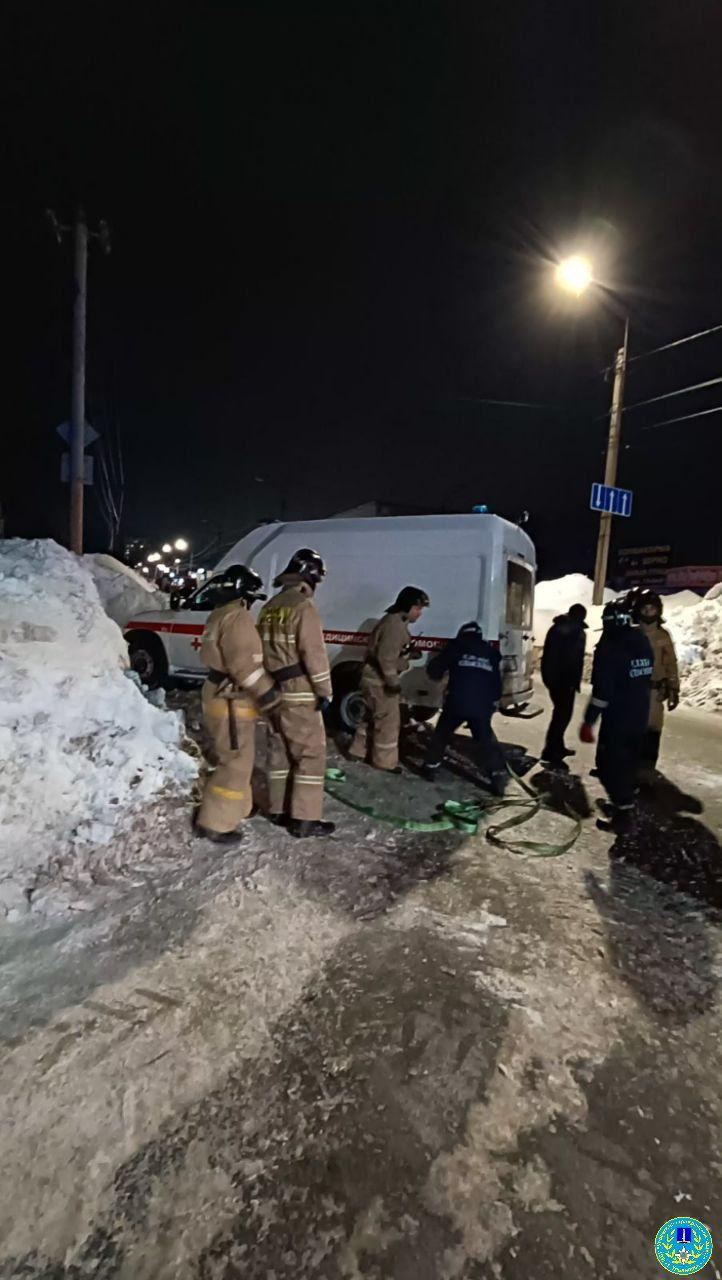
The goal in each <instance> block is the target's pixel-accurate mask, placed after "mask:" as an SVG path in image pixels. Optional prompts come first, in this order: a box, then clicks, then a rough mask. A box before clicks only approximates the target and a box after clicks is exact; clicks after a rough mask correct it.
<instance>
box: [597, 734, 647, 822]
mask: <svg viewBox="0 0 722 1280" xmlns="http://www.w3.org/2000/svg"><path fill="white" fill-rule="evenodd" d="M643 740H644V730H640V731H639V732H635V731H634V730H629V729H625V728H623V727H620V726H617V725H614V724H609V723H605V720H604V717H602V727H601V729H600V731H599V742H598V744H597V771H598V773H599V781H600V782H601V784H602V786H603V787H604V789H605V791H606V793H607V795H608V796H609V799H610V800H611V802H612V804H614V805H618V806H619V807H620V808H625V807H626V806H628V805H632V804H634V792H635V788H636V785H637V770H638V768H639V762H640V757H641V752H642V743H643Z"/></svg>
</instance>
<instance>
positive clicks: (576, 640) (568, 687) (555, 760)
mask: <svg viewBox="0 0 722 1280" xmlns="http://www.w3.org/2000/svg"><path fill="white" fill-rule="evenodd" d="M586 616H587V611H586V609H585V608H584V605H583V604H573V605H572V607H571V609H570V610H569V612H568V613H562V614H560V615H559V616H558V617H557V618H555V619H554V622H553V624H552V626H551V627H550V628H549V631H548V632H547V637H546V640H545V641H544V651H543V653H542V662H541V673H542V680H543V681H544V684H545V685H546V687H547V689H548V690H549V696H550V698H551V700H552V706H553V707H554V710H553V712H552V718H551V720H550V721H549V728H548V729H547V736H546V742H545V743H544V750H543V751H542V760H543V761H544V763H545V764H549V765H552V767H553V768H556V769H558V768H562V767H565V766H564V757H565V756H573V755H574V752H573V751H569V750H568V749H567V748H566V747H565V745H564V734H565V733H566V731H567V729H568V727H569V721H570V720H571V718H572V715H573V713H574V699H575V697H576V695H577V693H578V692H579V690H580V688H581V685H582V671H583V669H584V649H585V644H586V640H585V635H584V633H585V631H586V629H587V624H586V622H585V621H584V619H585V618H586Z"/></svg>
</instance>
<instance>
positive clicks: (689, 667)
mask: <svg viewBox="0 0 722 1280" xmlns="http://www.w3.org/2000/svg"><path fill="white" fill-rule="evenodd" d="M592 590H593V583H592V580H591V578H587V577H585V576H584V574H583V573H568V574H566V575H565V576H564V577H563V578H552V579H549V580H548V581H546V582H539V583H537V587H536V592H535V597H534V643H535V645H537V646H539V647H541V646H542V645H543V644H544V639H545V636H546V633H547V631H548V630H549V628H550V626H551V624H552V622H553V621H554V618H555V617H556V616H557V614H560V613H566V612H567V610H568V609H569V608H570V606H571V605H573V604H583V605H585V606H586V609H587V626H588V628H589V629H588V631H587V652H588V653H591V651H592V650H593V649H594V646H595V645H596V643H597V640H598V639H599V634H600V632H601V627H602V608H603V606H602V605H593V604H592ZM617 594H618V593H617V592H615V591H610V590H606V591H605V593H604V599H605V602H606V601H607V600H613V599H614V598H615V596H616V595H617ZM663 599H664V617H665V622H666V625H667V628H668V630H669V631H670V633H671V635H672V638H673V640H674V643H675V646H676V649H677V658H678V660H679V666H680V675H681V681H682V685H681V693H682V701H683V702H686V703H687V704H688V705H689V706H692V707H699V708H700V709H701V710H703V711H722V583H718V584H717V586H715V587H712V588H711V590H710V591H708V593H707V595H706V597H705V598H704V599H703V600H702V599H700V597H699V596H698V595H697V593H696V592H694V591H677V592H675V593H674V594H673V595H668V596H664V597H663Z"/></svg>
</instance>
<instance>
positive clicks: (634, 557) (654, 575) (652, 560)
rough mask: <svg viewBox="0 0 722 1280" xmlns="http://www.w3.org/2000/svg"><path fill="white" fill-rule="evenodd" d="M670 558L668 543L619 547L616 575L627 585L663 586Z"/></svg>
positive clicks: (670, 550)
mask: <svg viewBox="0 0 722 1280" xmlns="http://www.w3.org/2000/svg"><path fill="white" fill-rule="evenodd" d="M671 558H672V548H671V546H670V545H669V544H668V543H664V544H662V545H659V544H658V545H656V546H652V547H620V548H619V550H618V551H617V576H618V577H621V578H623V579H624V582H625V585H626V586H629V587H663V586H664V585H665V582H666V575H667V569H668V568H669V562H670V560H671Z"/></svg>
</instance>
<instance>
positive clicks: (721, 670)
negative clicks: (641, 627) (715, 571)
mask: <svg viewBox="0 0 722 1280" xmlns="http://www.w3.org/2000/svg"><path fill="white" fill-rule="evenodd" d="M666 606H667V602H666V601H665V616H666V617H667V629H668V630H669V632H670V634H671V636H672V639H673V640H674V643H675V648H676V650H677V660H678V662H679V669H680V675H681V686H682V701H683V702H686V703H687V704H688V705H689V706H691V707H700V708H702V710H704V711H722V590H720V589H718V587H712V589H711V591H709V592H708V593H707V596H706V597H705V599H704V600H699V599H698V600H697V603H696V604H692V605H689V606H688V607H687V608H686V609H681V610H674V611H670V612H668V611H667V607H666Z"/></svg>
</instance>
